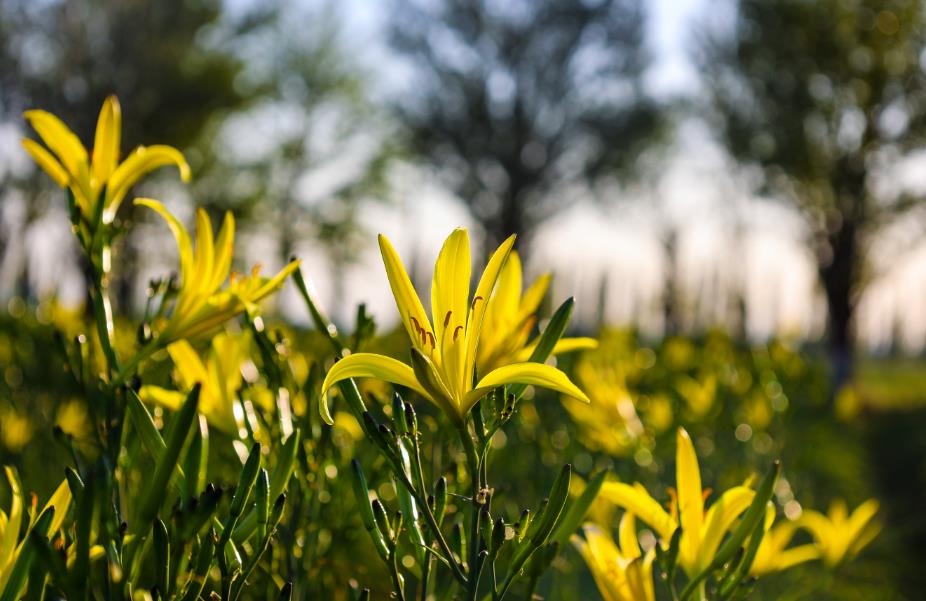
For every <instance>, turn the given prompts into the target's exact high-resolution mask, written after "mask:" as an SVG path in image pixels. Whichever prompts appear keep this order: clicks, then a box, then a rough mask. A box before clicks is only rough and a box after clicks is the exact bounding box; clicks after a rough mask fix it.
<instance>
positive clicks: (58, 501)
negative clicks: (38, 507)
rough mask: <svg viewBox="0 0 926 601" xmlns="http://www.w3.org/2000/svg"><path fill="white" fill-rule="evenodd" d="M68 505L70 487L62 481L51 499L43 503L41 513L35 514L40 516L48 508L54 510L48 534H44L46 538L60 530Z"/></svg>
mask: <svg viewBox="0 0 926 601" xmlns="http://www.w3.org/2000/svg"><path fill="white" fill-rule="evenodd" d="M70 504H71V487H70V486H68V481H67V480H62V481H61V484H59V485H58V488H56V489H55V492H54V493H52V495H51V497H50V498H49V499H48V502H47V503H45V507H43V508H42V511H40V512H38V513H37V514H36V515H37V516H39V515H42V514H43V513H44V512H45V510H46V509H48V508H49V507H54V508H55V515H54V517H52V520H51V523H50V524H49V525H48V532H46V533H45V534H46V535H47V536H49V537H51V536H52V535H54V534H55V533H56V532H58V530H60V529H61V524H63V523H64V518H65V517H67V514H68V506H69V505H70Z"/></svg>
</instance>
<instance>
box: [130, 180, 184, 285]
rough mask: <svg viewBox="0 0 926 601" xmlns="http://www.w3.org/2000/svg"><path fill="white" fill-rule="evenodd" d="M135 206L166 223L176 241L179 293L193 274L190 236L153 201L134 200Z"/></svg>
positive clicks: (158, 203) (167, 212) (164, 208)
mask: <svg viewBox="0 0 926 601" xmlns="http://www.w3.org/2000/svg"><path fill="white" fill-rule="evenodd" d="M135 204H136V205H138V206H142V207H148V208H149V209H151V210H152V211H154V212H155V213H157V214H158V215H160V216H161V217H163V218H164V221H166V222H167V227H168V228H170V231H171V233H172V234H173V235H174V239H175V240H176V241H177V250H178V251H179V253H180V287H181V293H182V291H183V288H184V287H187V286H189V285H190V278H191V277H192V274H193V243H192V241H191V240H190V234H189V232H187V230H186V228H185V227H183V224H182V223H180V221H179V220H177V218H176V217H174V216H173V215H172V214H171V213H170V211H168V210H167V208H166V207H165V206H164V205H163V204H161V203H160V202H158V201H157V200H154V199H153V198H136V199H135Z"/></svg>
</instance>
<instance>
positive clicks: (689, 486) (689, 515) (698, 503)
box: [675, 428, 704, 566]
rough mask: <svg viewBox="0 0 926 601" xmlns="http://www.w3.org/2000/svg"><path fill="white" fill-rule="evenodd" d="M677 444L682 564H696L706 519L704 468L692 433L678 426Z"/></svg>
mask: <svg viewBox="0 0 926 601" xmlns="http://www.w3.org/2000/svg"><path fill="white" fill-rule="evenodd" d="M676 444H677V447H676V451H675V462H676V466H675V469H676V483H677V486H678V513H679V518H680V521H681V524H682V533H683V534H682V541H681V547H680V549H679V554H680V556H681V562H682V564H683V565H687V566H693V565H695V562H696V558H697V556H698V548H699V547H700V546H701V540H700V539H701V524H702V522H703V520H704V497H703V492H702V489H701V470H700V468H699V467H698V456H697V455H696V454H695V450H694V445H693V444H692V442H691V437H689V436H688V432H686V431H685V429H684V428H679V429H678V435H677V436H676Z"/></svg>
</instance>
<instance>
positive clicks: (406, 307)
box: [379, 234, 436, 349]
mask: <svg viewBox="0 0 926 601" xmlns="http://www.w3.org/2000/svg"><path fill="white" fill-rule="evenodd" d="M379 250H380V253H381V254H382V256H383V264H384V265H385V267H386V276H387V277H388V278H389V286H390V287H391V288H392V295H393V296H394V297H395V302H396V306H397V307H398V309H399V317H400V318H401V319H402V323H403V324H405V329H406V331H407V332H408V336H409V338H411V340H412V343H413V344H414V345H415V346H417V347H418V348H421V349H425V347H428V349H430V345H429V344H428V341H427V340H428V335H429V334H430V337H431V339H433V338H434V332H432V331H431V324H430V322H429V321H428V316H427V315H426V314H425V312H424V307H422V306H421V300H420V299H419V298H418V294H417V293H416V292H415V287H414V286H412V282H411V280H410V279H409V277H408V273H407V272H406V271H405V267H404V266H403V265H402V260H401V259H400V258H399V255H398V253H397V252H396V251H395V248H393V246H392V243H391V242H389V239H388V238H386V237H385V236H383V235H382V234H380V235H379ZM435 344H436V342H435Z"/></svg>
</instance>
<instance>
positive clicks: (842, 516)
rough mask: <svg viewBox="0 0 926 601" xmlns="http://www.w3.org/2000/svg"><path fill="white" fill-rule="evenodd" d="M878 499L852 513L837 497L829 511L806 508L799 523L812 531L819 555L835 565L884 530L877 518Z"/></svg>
mask: <svg viewBox="0 0 926 601" xmlns="http://www.w3.org/2000/svg"><path fill="white" fill-rule="evenodd" d="M877 513H878V501H877V500H875V499H869V500H867V501H865V502H864V503H862V504H861V505H859V506H858V507H856V508H855V511H853V512H852V513H851V515H850V514H849V510H848V507H847V506H846V503H845V501H842V500H838V501H834V502H833V503H832V504H831V505H830V510H829V511H828V512H827V515H823V514H821V513H819V512H817V511H813V510H806V511H804V512H803V514H801V517H800V518H799V519H798V523H799V524H800V526H801V527H802V528H804V529H806V530H807V531H808V532H810V533H811V534H813V537H814V539H815V540H816V543H817V547H818V548H819V550H820V556H821V557H822V558H823V562H824V563H825V564H826V565H827V566H828V567H831V568H832V567H835V566H837V565H839V564H841V563H843V562H844V561H849V560H851V559H853V558H854V557H855V556H856V555H858V553H859V551H861V550H862V549H863V548H864V547H865V546H866V545H867V544H868V543H870V542H871V541H872V540H874V538H875V537H876V536H877V535H878V533H879V532H880V531H881V525H880V524H879V523H878V522H876V521H874V517H875V515H876V514H877Z"/></svg>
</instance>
